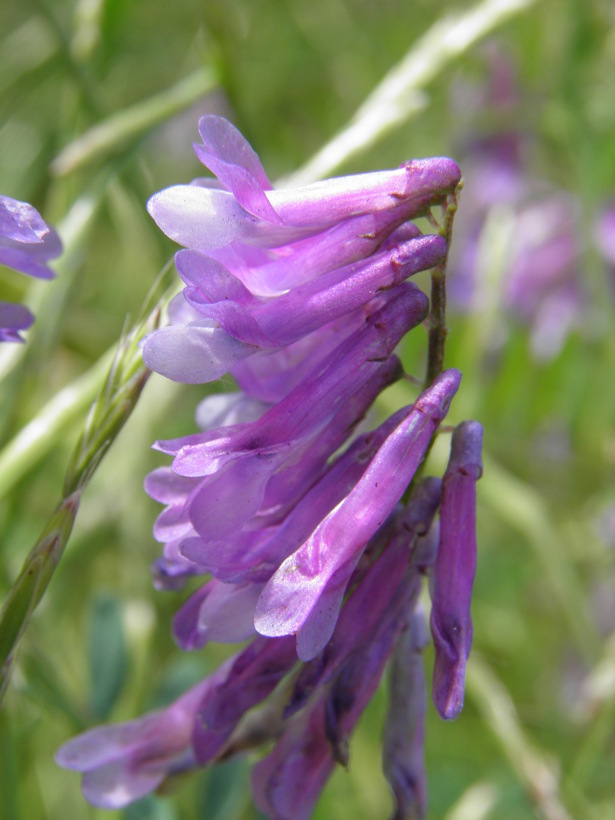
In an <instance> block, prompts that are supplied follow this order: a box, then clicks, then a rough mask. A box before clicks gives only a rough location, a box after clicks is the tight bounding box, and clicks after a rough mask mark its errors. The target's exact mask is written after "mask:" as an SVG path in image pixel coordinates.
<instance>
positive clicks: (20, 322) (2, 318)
mask: <svg viewBox="0 0 615 820" xmlns="http://www.w3.org/2000/svg"><path fill="white" fill-rule="evenodd" d="M33 321H34V316H33V315H32V313H31V312H30V311H29V310H28V308H27V307H25V306H24V305H16V304H11V303H10V302H0V342H23V341H24V340H23V338H22V337H21V336H20V331H22V330H27V329H28V328H29V327H30V325H31V324H32V322H33Z"/></svg>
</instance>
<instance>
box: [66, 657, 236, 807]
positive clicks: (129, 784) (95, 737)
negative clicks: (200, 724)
mask: <svg viewBox="0 0 615 820" xmlns="http://www.w3.org/2000/svg"><path fill="white" fill-rule="evenodd" d="M232 663H233V659H232V658H231V659H229V660H228V661H226V662H225V663H224V664H222V666H220V667H219V668H218V669H217V670H216V672H215V673H214V675H212V676H210V677H209V678H206V679H205V680H203V681H201V683H199V684H197V685H196V686H194V687H193V688H192V689H190V690H189V691H188V692H186V693H185V694H184V695H182V696H181V697H180V698H179V699H178V700H176V701H175V702H174V703H172V704H171V705H170V706H168V707H167V708H166V709H163V710H161V711H157V712H150V713H149V714H147V715H144V716H143V717H142V718H140V719H139V720H133V721H130V722H129V723H120V724H116V725H113V726H101V727H98V728H96V729H91V730H90V731H89V732H85V733H84V734H82V735H79V736H78V737H76V738H73V740H69V741H68V743H65V744H64V745H63V746H62V747H61V748H60V749H59V750H58V751H57V753H56V762H57V763H58V764H59V765H60V766H64V768H66V769H75V770H76V771H78V772H83V773H84V774H83V781H82V789H83V793H84V795H85V797H86V798H87V799H88V800H89V802H90V803H92V804H93V805H94V806H99V807H100V808H103V809H118V808H121V807H122V806H126V805H128V804H129V803H132V802H133V801H134V800H138V799H139V798H140V797H143V796H144V795H146V794H149V792H151V791H153V790H154V789H156V788H158V786H159V785H160V784H161V783H162V782H163V781H164V780H165V778H167V777H168V776H169V775H171V774H173V773H176V772H180V771H183V770H185V769H187V768H192V767H194V765H195V764H196V758H195V754H194V750H193V747H192V735H193V731H194V724H195V719H196V715H197V712H198V709H199V707H200V705H201V703H202V701H203V699H204V697H205V696H206V695H207V692H208V691H209V690H210V689H212V688H213V687H215V686H216V685H217V683H219V682H221V681H224V680H226V678H227V676H228V672H229V670H230V668H231V666H232Z"/></svg>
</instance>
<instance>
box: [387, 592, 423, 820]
mask: <svg viewBox="0 0 615 820" xmlns="http://www.w3.org/2000/svg"><path fill="white" fill-rule="evenodd" d="M427 640H428V636H427V628H426V624H425V617H424V615H423V611H422V609H421V608H420V607H417V608H416V609H415V611H414V612H413V613H412V618H411V619H410V625H409V626H408V628H407V629H406V630H405V632H403V633H402V635H400V637H399V639H398V641H397V644H396V647H395V650H394V652H393V658H392V663H391V672H390V683H389V708H388V712H387V717H386V723H385V728H384V745H383V769H384V773H385V775H386V778H387V780H388V781H389V784H390V786H391V789H392V790H393V794H394V795H395V800H396V804H397V807H396V811H395V813H394V815H393V820H403V818H412V817H416V818H420V817H424V816H425V813H426V811H427V786H426V778H425V761H424V756H425V753H424V741H425V713H426V699H427V695H426V686H425V670H424V668H423V649H424V648H425V646H426V645H427Z"/></svg>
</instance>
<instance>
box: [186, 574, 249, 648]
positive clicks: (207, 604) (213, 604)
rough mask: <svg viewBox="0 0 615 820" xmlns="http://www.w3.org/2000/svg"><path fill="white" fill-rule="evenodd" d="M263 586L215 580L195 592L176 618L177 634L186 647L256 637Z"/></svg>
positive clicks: (200, 646) (199, 646)
mask: <svg viewBox="0 0 615 820" xmlns="http://www.w3.org/2000/svg"><path fill="white" fill-rule="evenodd" d="M261 589H262V585H258V584H243V585H234V584H223V583H221V582H220V581H216V580H215V579H214V580H212V581H209V582H208V583H207V584H205V585H204V586H202V587H201V588H200V589H199V590H197V592H195V593H194V594H193V595H192V596H191V597H190V598H189V599H188V601H186V603H185V604H184V605H183V607H182V608H181V609H180V610H179V612H178V613H177V614H176V615H175V618H174V619H173V634H174V635H175V639H176V641H177V643H178V645H179V646H180V647H181V648H182V649H185V650H192V649H201V648H202V647H203V646H205V645H206V644H207V643H210V642H213V643H240V642H241V641H247V640H248V639H249V638H251V637H253V636H254V634H255V631H254V608H255V607H256V602H257V600H258V596H259V595H260V592H261Z"/></svg>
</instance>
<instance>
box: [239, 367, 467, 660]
mask: <svg viewBox="0 0 615 820" xmlns="http://www.w3.org/2000/svg"><path fill="white" fill-rule="evenodd" d="M460 380H461V374H460V373H459V371H457V370H448V371H446V372H445V373H443V374H442V375H441V376H440V377H438V379H436V381H435V382H434V383H433V385H432V386H431V387H430V388H429V389H428V390H426V391H425V392H424V393H422V394H421V396H420V397H419V399H418V400H417V401H416V402H415V404H414V405H411V406H410V407H409V408H406V411H407V414H406V417H405V418H404V419H403V421H402V422H401V423H400V424H398V426H397V427H396V428H395V430H394V431H393V432H392V433H391V434H390V435H389V436H388V438H387V439H386V441H385V442H384V444H383V445H382V446H381V447H380V449H379V450H378V452H377V454H376V455H375V456H374V458H373V459H372V461H371V462H370V464H369V466H368V468H367V469H366V471H365V472H364V474H363V476H362V477H361V479H360V480H359V481H358V482H357V484H356V485H355V487H354V488H353V490H352V491H351V492H350V493H349V494H348V496H347V497H346V498H344V499H343V500H342V501H341V502H340V503H339V504H338V505H337V506H336V507H335V508H334V509H333V510H332V511H331V512H330V513H329V514H328V515H327V516H326V517H325V518H324V519H323V521H322V522H321V523H320V524H319V525H318V527H317V528H316V529H315V530H314V532H313V533H312V534H311V535H310V537H309V538H308V539H307V541H306V542H305V543H304V544H303V545H302V546H301V547H300V548H299V549H298V550H297V551H296V552H294V553H293V554H292V555H290V556H289V557H288V558H287V559H286V560H285V561H284V562H283V563H282V564H281V566H280V568H279V569H278V570H277V571H276V572H275V573H274V575H273V577H272V578H271V580H270V581H269V582H268V583H267V584H266V586H265V588H264V589H263V592H262V594H261V597H260V599H259V603H258V605H257V608H256V616H255V621H254V622H255V626H256V629H257V631H258V632H260V633H261V634H262V635H269V636H271V637H274V636H281V635H291V634H297V652H298V655H299V657H300V658H301V660H310V659H311V658H313V657H314V656H315V655H316V654H317V653H318V652H319V651H321V650H322V648H323V647H324V646H325V645H326V643H327V642H328V640H329V638H330V637H331V634H332V632H333V628H334V626H335V622H336V620H337V615H338V612H339V608H340V605H341V602H342V598H343V595H344V592H345V589H346V585H347V583H348V580H349V578H350V576H351V574H352V572H353V570H354V567H355V566H356V563H357V561H358V559H359V557H360V556H361V553H362V552H363V550H364V548H365V546H366V544H367V542H368V541H369V539H370V538H371V537H372V535H374V533H375V532H376V530H377V529H378V528H379V527H380V526H382V524H383V523H384V521H385V520H386V518H387V517H388V516H389V514H390V513H391V511H392V510H393V508H394V507H395V504H397V502H398V501H399V499H400V498H401V496H402V494H403V492H404V490H405V489H406V487H407V486H408V484H409V482H410V481H411V479H412V477H413V475H414V473H415V471H416V469H417V467H418V465H419V464H420V462H421V460H422V458H423V456H424V454H425V452H426V450H427V446H428V444H429V441H430V440H431V437H432V436H433V434H434V432H435V431H436V429H437V427H438V425H439V424H440V422H441V420H442V419H443V418H444V416H445V415H446V412H447V410H448V406H449V404H450V401H451V399H452V398H453V396H454V394H455V392H456V391H457V388H458V386H459V382H460Z"/></svg>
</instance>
